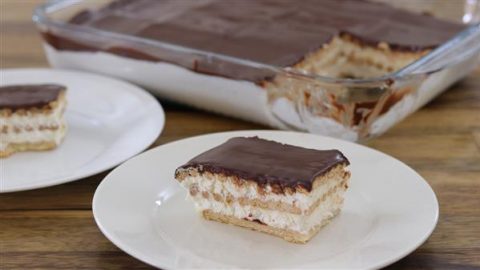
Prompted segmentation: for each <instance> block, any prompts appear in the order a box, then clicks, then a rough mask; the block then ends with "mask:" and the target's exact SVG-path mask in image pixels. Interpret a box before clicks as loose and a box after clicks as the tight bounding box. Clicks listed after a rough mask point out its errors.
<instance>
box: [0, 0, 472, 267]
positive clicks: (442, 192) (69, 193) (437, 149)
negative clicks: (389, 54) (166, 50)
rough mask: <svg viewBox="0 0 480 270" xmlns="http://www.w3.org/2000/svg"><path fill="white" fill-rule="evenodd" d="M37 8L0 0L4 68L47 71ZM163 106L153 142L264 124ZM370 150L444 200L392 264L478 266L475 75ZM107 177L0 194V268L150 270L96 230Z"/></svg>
mask: <svg viewBox="0 0 480 270" xmlns="http://www.w3.org/2000/svg"><path fill="white" fill-rule="evenodd" d="M38 2H39V1H28V0H1V1H0V20H1V21H0V59H1V63H0V64H1V66H0V67H1V68H2V69H3V68H14V67H18V68H20V67H47V66H48V64H47V62H46V60H45V57H44V54H43V51H42V48H41V46H40V38H39V35H38V33H37V31H36V29H35V27H34V26H33V24H32V22H31V20H30V17H31V13H32V9H33V7H34V6H35V5H36V4H37V3H38ZM164 105H165V106H164V107H165V110H166V119H167V121H166V126H165V130H164V132H163V133H162V135H161V136H160V137H159V138H158V139H157V140H156V142H155V144H154V145H155V146H156V145H161V144H163V143H166V142H170V141H174V140H178V139H181V138H185V137H189V136H193V135H198V134H205V133H210V132H217V131H227V130H241V129H262V128H267V127H263V126H259V125H255V124H251V123H247V122H243V121H239V120H235V119H230V118H226V117H222V116H218V115H214V114H210V113H205V112H201V111H197V110H194V109H190V108H187V107H183V106H179V105H172V104H164ZM368 145H369V146H371V147H373V148H375V149H378V150H380V151H383V152H385V153H387V154H389V155H392V156H394V157H396V158H398V159H400V160H402V161H403V162H405V163H406V164H408V165H410V166H411V167H413V168H414V169H415V170H417V171H418V172H419V173H420V174H421V175H422V176H423V177H425V179H427V181H428V182H429V183H430V185H431V186H432V188H433V189H434V191H435V193H436V194H437V196H438V200H439V203H440V220H439V222H438V225H437V228H436V229H435V231H434V233H433V234H432V236H431V237H430V238H429V239H428V240H427V241H426V242H425V243H424V244H423V245H422V246H421V247H420V248H418V249H417V250H416V251H415V252H413V253H412V254H410V255H408V256H407V257H406V258H404V259H402V260H401V261H399V262H397V263H395V264H394V265H392V266H390V268H392V269H412V268H422V269H423V268H430V269H442V268H443V269H452V268H455V269H460V268H461V269H472V268H480V70H477V71H475V72H474V73H473V74H471V75H470V76H468V77H467V78H466V79H464V80H462V81H461V82H459V83H458V84H456V85H455V86H453V87H452V88H451V89H450V90H448V91H447V92H445V93H444V94H442V95H441V96H440V97H438V98H437V99H435V100H434V101H433V102H431V103H430V104H428V105H427V106H426V107H424V108H423V109H421V110H420V111H418V112H416V113H414V114H413V115H412V116H410V117H408V118H407V119H405V120H404V121H403V122H401V123H400V124H398V125H397V126H395V127H394V128H393V129H391V130H390V131H389V132H388V133H386V134H385V135H383V136H381V137H380V138H378V139H374V140H372V141H371V142H369V143H368ZM25 169H28V168H25ZM107 173H108V172H105V173H101V174H99V175H95V176H92V177H89V178H86V179H82V180H80V181H76V182H72V183H68V184H63V185H60V186H55V187H50V188H44V189H39V190H32V191H26V192H17V193H10V194H1V195H0V269H26V268H38V269H40V268H43V269H52V268H85V269H105V268H107V269H117V268H124V269H143V268H150V267H149V266H147V265H145V264H143V263H142V262H140V261H137V260H136V259H134V258H132V257H130V256H129V255H127V254H125V253H124V252H122V251H121V250H119V249H118V248H116V247H115V246H114V245H113V244H111V243H110V242H109V241H108V240H107V239H106V238H105V237H104V236H103V235H102V233H101V232H100V231H99V230H98V228H97V226H96V225H95V222H94V220H93V217H92V211H91V201H92V197H93V194H94V191H95V188H96V187H97V185H98V184H99V182H100V181H101V180H102V178H103V177H104V176H105V175H106V174H107Z"/></svg>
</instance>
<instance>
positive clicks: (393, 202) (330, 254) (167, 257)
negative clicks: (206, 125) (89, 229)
mask: <svg viewBox="0 0 480 270" xmlns="http://www.w3.org/2000/svg"><path fill="white" fill-rule="evenodd" d="M235 136H259V137H261V138H266V139H270V140H275V141H278V142H283V143H288V144H293V145H299V146H303V147H308V148H315V149H332V148H336V149H339V150H341V151H342V152H343V153H344V154H345V155H346V156H347V158H349V160H350V161H351V165H350V167H349V168H350V170H351V172H352V178H351V185H350V188H349V190H348V191H347V193H346V201H345V206H344V208H343V211H342V212H341V214H340V215H339V216H338V217H336V218H335V219H334V220H333V221H332V222H331V223H330V224H329V225H328V226H326V227H325V228H324V229H322V230H321V231H320V232H319V234H318V235H317V236H316V237H314V238H313V239H312V240H311V241H310V242H309V243H307V244H305V245H301V244H292V243H289V242H286V241H284V240H282V239H280V238H277V237H273V236H270V235H266V234H263V233H259V232H255V231H250V230H248V229H243V228H239V227H235V226H231V225H225V224H220V223H216V222H213V221H206V220H203V219H202V218H201V217H200V216H199V215H198V214H197V213H196V212H195V210H194V209H193V204H192V203H191V202H190V201H187V200H185V196H186V191H185V190H183V189H182V188H181V187H180V185H179V184H178V183H177V182H176V181H175V180H174V172H175V169H176V168H177V167H178V166H180V165H182V164H184V163H185V162H187V161H188V160H189V159H191V158H192V157H194V156H195V155H197V154H199V153H201V152H203V151H205V150H207V149H209V148H212V147H214V146H217V145H219V144H221V143H223V142H225V141H226V140H227V139H228V138H231V137H235ZM285 154H288V153H285ZM93 214H94V217H95V220H96V222H97V224H98V226H99V227H100V229H101V231H102V232H103V233H104V234H105V236H106V237H107V238H108V239H110V241H112V242H113V243H114V244H115V245H117V246H118V247H119V248H121V249H122V250H124V251H125V252H127V253H128V254H130V255H132V256H134V257H136V258H138V259H139V260H142V261H144V262H146V263H148V264H151V265H154V266H157V267H161V268H165V269H177V268H205V269H212V268H250V269H257V268H282V269H287V268H293V269H299V268H302V269H303V268H314V269H318V268H343V269H345V268H347V269H371V268H379V267H382V266H386V265H388V264H390V263H393V262H395V261H396V260H399V259H400V258H402V257H404V256H406V255H407V254H409V253H410V252H412V251H413V250H415V249H416V248H417V247H418V246H419V245H420V244H422V243H423V242H424V241H425V240H426V239H427V237H428V236H429V235H430V234H431V233H432V231H433V229H434V228H435V225H436V223H437V218H438V203H437V199H436V197H435V194H434V193H433V191H432V189H431V188H430V186H429V185H428V184H427V182H425V180H424V179H423V178H422V177H420V176H419V175H418V174H417V173H416V172H415V171H413V170H412V169H411V168H409V167H407V166H406V165H405V164H403V163H402V162H400V161H398V160H396V159H394V158H392V157H390V156H387V155H385V154H383V153H380V152H378V151H376V150H373V149H370V148H367V147H364V146H361V145H358V144H354V143H350V142H345V141H341V140H337V139H332V138H327V137H322V136H317V135H312V134H306V133H295V132H285V131H239V132H226V133H217V134H211V135H204V136H198V137H193V138H189V139H185V140H180V141H176V142H173V143H169V144H166V145H162V146H160V147H157V148H155V149H152V150H150V151H148V152H146V153H143V154H141V155H139V156H137V157H135V158H133V159H131V160H129V161H127V162H126V163H124V164H122V165H121V166H119V167H118V168H116V169H115V170H114V171H112V172H111V173H110V174H109V175H108V176H107V177H106V178H105V179H104V180H103V181H102V183H101V184H100V185H99V186H98V188H97V191H96V193H95V196H94V198H93Z"/></svg>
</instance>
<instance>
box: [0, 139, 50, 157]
mask: <svg viewBox="0 0 480 270" xmlns="http://www.w3.org/2000/svg"><path fill="white" fill-rule="evenodd" d="M55 147H57V144H56V143H55V142H54V141H48V142H36V143H28V142H26V143H10V144H8V146H7V148H6V149H5V150H3V151H0V158H4V157H8V156H10V155H11V154H13V153H16V152H23V151H43V150H51V149H54V148H55Z"/></svg>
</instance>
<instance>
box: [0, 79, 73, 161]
mask: <svg viewBox="0 0 480 270" xmlns="http://www.w3.org/2000/svg"><path fill="white" fill-rule="evenodd" d="M65 91H66V88H65V87H64V86H62V85H56V84H38V85H10V86H2V87H0V135H1V138H2V139H1V140H0V157H7V156H9V155H11V154H13V153H15V152H20V151H31V150H35V151H39V150H49V149H53V148H55V147H56V146H57V145H59V144H60V142H61V141H62V139H63V137H64V136H65V131H66V122H65V118H64V116H63V112H64V110H65V106H66V98H65Z"/></svg>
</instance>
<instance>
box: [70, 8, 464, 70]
mask: <svg viewBox="0 0 480 270" xmlns="http://www.w3.org/2000/svg"><path fill="white" fill-rule="evenodd" d="M70 23H73V24H77V25H84V26H88V27H92V28H96V29H101V30H106V31H109V32H115V33H121V34H127V35H132V36H138V37H142V38H147V39H150V40H156V41H162V42H168V43H173V44H178V45H182V46H185V47H189V48H195V49H200V50H205V51H210V52H215V53H220V54H225V55H229V56H235V57H239V58H243V59H249V60H253V61H257V62H261V63H266V64H271V65H275V66H283V67H285V66H291V65H293V64H295V63H297V62H299V61H300V60H301V59H303V57H304V56H305V55H307V54H308V53H310V52H312V51H315V50H316V49H318V48H321V47H322V45H323V44H325V43H327V42H329V41H330V40H331V39H332V37H334V36H336V35H340V34H350V35H351V36H353V37H355V39H356V40H359V41H361V42H362V43H363V44H366V45H374V46H376V45H377V44H378V43H379V42H386V43H388V44H389V45H390V47H391V48H393V49H398V50H407V51H418V50H424V49H429V48H432V47H435V46H438V45H440V44H441V43H443V42H445V41H447V40H448V39H450V38H452V37H453V36H454V35H455V34H456V33H458V32H459V31H461V30H462V29H463V28H464V26H463V25H460V24H456V23H451V22H446V21H442V20H439V19H436V18H434V17H431V16H427V15H421V14H414V13H411V12H407V11H404V10H400V9H396V8H393V7H390V6H388V5H385V4H380V3H373V2H368V1H361V0H322V1H317V0H302V1H292V0H255V1H249V0H228V1H225V0H182V1H177V0H117V1H114V2H113V3H111V4H110V5H108V6H106V7H104V8H103V9H100V10H98V11H82V12H80V13H78V14H77V15H76V16H74V17H73V18H72V19H71V20H70Z"/></svg>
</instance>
